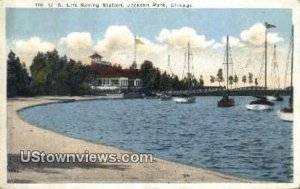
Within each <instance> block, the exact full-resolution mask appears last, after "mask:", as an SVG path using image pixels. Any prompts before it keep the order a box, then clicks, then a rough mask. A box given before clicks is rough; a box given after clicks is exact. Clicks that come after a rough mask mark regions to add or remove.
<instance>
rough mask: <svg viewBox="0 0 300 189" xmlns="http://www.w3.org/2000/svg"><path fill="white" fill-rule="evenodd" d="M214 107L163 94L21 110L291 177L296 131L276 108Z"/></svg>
mask: <svg viewBox="0 0 300 189" xmlns="http://www.w3.org/2000/svg"><path fill="white" fill-rule="evenodd" d="M234 98H235V101H236V106H235V107H232V108H217V101H218V99H219V97H197V99H196V103H194V104H176V103H175V102H174V101H164V102H163V101H160V100H158V99H152V100H145V99H126V100H97V101H82V102H75V103H61V104H50V105H44V106H36V107H32V108H28V109H24V110H22V111H20V112H19V115H20V117H21V118H22V119H24V120H26V121H28V122H30V123H32V124H34V125H37V126H39V127H42V128H45V129H48V130H52V131H55V132H58V133H63V134H64V135H67V136H71V137H75V138H80V139H84V140H87V141H91V142H94V143H99V144H106V145H110V146H114V147H118V148H120V149H125V150H129V151H133V152H140V153H152V154H153V155H154V156H156V157H159V158H161V159H165V160H169V161H173V162H178V163H182V164H187V165H191V166H194V167H201V168H206V169H210V170H214V171H218V172H221V173H225V174H229V175H233V176H237V177H241V178H245V179H253V180H256V181H272V182H292V179H293V168H292V167H293V155H292V153H293V149H292V145H293V134H292V133H293V129H292V126H293V125H292V124H291V123H286V122H282V121H280V120H279V118H278V117H277V115H276V111H277V110H278V109H279V108H280V107H281V106H284V105H286V104H287V98H285V101H284V102H280V103H277V104H276V106H275V110H273V111H264V112H253V111H247V110H246V108H245V104H247V103H248V102H250V101H251V100H252V99H253V98H251V97H234Z"/></svg>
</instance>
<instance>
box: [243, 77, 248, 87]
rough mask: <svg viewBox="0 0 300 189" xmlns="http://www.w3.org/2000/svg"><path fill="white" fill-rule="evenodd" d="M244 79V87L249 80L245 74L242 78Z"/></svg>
mask: <svg viewBox="0 0 300 189" xmlns="http://www.w3.org/2000/svg"><path fill="white" fill-rule="evenodd" d="M242 81H243V83H244V87H245V84H246V82H247V76H245V75H244V76H243V78H242Z"/></svg>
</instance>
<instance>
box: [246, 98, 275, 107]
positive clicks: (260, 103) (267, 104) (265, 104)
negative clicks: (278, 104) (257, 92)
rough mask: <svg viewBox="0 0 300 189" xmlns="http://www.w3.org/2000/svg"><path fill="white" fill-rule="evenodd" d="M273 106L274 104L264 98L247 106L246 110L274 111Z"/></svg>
mask: <svg viewBox="0 0 300 189" xmlns="http://www.w3.org/2000/svg"><path fill="white" fill-rule="evenodd" d="M273 106H274V103H273V102H270V101H268V100H266V99H264V98H260V99H257V100H254V101H252V102H250V103H249V104H247V105H246V108H247V109H248V110H272V109H273Z"/></svg>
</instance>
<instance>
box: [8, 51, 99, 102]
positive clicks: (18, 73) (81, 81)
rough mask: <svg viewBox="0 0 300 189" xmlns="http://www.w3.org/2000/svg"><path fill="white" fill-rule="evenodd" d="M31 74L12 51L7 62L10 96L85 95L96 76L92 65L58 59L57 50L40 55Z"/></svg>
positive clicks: (33, 63)
mask: <svg viewBox="0 0 300 189" xmlns="http://www.w3.org/2000/svg"><path fill="white" fill-rule="evenodd" d="M29 69H30V72H29V71H28V70H27V68H26V66H25V64H24V63H21V61H20V59H19V58H18V57H17V56H16V54H15V53H14V52H13V51H10V52H9V54H8V60H7V71H8V72H7V96H8V97H14V96H34V95H83V94H88V93H89V86H88V82H89V81H90V80H91V79H92V77H93V75H94V74H93V71H92V70H91V67H90V66H87V65H83V64H82V63H81V62H80V61H78V62H76V61H75V60H72V59H70V60H68V59H67V57H66V56H62V57H61V56H59V54H58V51H57V50H53V51H51V52H46V53H42V52H39V53H37V55H36V56H35V57H34V58H33V61H32V64H31V66H30V68H29Z"/></svg>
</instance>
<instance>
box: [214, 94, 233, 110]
mask: <svg viewBox="0 0 300 189" xmlns="http://www.w3.org/2000/svg"><path fill="white" fill-rule="evenodd" d="M234 105H235V101H234V99H233V98H229V97H228V96H227V95H225V96H223V98H222V99H221V100H219V101H218V107H232V106H234Z"/></svg>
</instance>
